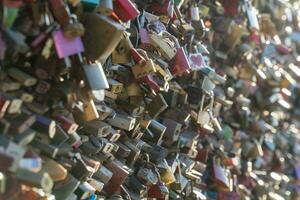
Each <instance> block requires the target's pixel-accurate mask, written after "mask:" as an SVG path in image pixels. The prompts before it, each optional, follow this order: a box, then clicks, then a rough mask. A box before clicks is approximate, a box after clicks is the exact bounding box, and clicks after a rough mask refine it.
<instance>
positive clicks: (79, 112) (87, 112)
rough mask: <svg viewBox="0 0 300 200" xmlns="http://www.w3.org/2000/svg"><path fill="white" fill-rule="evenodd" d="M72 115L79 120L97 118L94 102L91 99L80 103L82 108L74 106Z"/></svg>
mask: <svg viewBox="0 0 300 200" xmlns="http://www.w3.org/2000/svg"><path fill="white" fill-rule="evenodd" d="M74 117H75V118H76V120H77V121H78V123H80V122H88V121H92V120H95V119H98V118H99V114H98V112H97V109H96V106H95V103H94V101H93V100H92V99H90V100H88V101H84V102H83V104H82V109H80V107H75V109H74Z"/></svg>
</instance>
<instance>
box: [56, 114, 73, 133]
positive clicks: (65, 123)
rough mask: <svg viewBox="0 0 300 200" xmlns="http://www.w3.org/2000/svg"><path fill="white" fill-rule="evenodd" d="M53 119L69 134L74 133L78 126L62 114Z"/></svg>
mask: <svg viewBox="0 0 300 200" xmlns="http://www.w3.org/2000/svg"><path fill="white" fill-rule="evenodd" d="M55 119H56V121H58V122H59V123H60V125H61V127H62V128H63V129H64V130H65V131H66V132H67V133H69V134H71V133H75V131H76V130H77V128H78V124H76V123H75V122H73V121H72V120H70V119H69V118H67V117H65V116H63V115H58V116H56V118H55Z"/></svg>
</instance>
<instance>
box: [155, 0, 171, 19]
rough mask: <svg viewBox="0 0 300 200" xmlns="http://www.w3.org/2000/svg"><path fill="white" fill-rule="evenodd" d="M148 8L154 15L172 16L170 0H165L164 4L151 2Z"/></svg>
mask: <svg viewBox="0 0 300 200" xmlns="http://www.w3.org/2000/svg"><path fill="white" fill-rule="evenodd" d="M150 9H151V10H152V11H153V12H154V14H156V15H165V16H168V17H170V18H172V17H173V13H174V4H173V3H172V1H170V0H167V1H166V2H165V3H164V4H161V3H157V2H154V3H152V4H151V6H150Z"/></svg>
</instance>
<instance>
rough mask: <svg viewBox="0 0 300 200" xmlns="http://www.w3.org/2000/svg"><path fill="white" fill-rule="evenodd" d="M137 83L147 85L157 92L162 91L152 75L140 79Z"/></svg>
mask: <svg viewBox="0 0 300 200" xmlns="http://www.w3.org/2000/svg"><path fill="white" fill-rule="evenodd" d="M137 81H138V82H140V83H146V84H147V85H148V86H149V87H150V88H151V89H152V90H154V91H155V92H159V91H160V86H159V85H158V84H157V83H156V82H155V81H154V79H153V77H152V75H151V74H148V75H146V76H144V77H142V78H139V79H138V80H137Z"/></svg>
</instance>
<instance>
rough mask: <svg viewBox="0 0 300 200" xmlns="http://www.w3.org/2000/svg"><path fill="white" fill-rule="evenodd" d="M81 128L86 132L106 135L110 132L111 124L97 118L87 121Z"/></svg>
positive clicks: (99, 135) (101, 135)
mask: <svg viewBox="0 0 300 200" xmlns="http://www.w3.org/2000/svg"><path fill="white" fill-rule="evenodd" d="M81 130H82V131H83V132H85V133H86V134H95V135H97V136H98V137H106V136H107V135H108V134H109V133H110V130H111V126H110V125H108V124H107V123H105V122H103V121H100V120H98V119H96V120H92V121H88V122H85V123H84V126H83V128H82V129H81Z"/></svg>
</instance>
